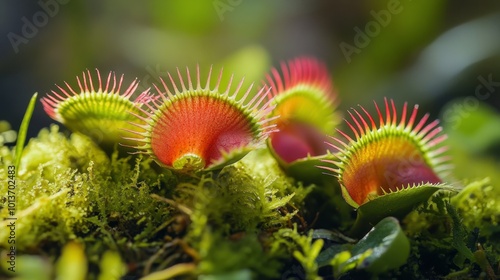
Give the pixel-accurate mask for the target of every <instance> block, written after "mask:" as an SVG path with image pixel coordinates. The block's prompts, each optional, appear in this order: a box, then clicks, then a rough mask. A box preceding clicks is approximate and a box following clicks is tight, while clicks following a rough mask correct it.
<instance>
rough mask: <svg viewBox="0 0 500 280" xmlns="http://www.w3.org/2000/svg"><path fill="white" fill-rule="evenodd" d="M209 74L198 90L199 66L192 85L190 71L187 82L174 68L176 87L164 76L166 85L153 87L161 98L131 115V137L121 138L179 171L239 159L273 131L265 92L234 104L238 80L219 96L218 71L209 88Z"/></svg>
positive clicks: (199, 79) (236, 100)
mask: <svg viewBox="0 0 500 280" xmlns="http://www.w3.org/2000/svg"><path fill="white" fill-rule="evenodd" d="M211 74H212V69H210V72H209V74H208V78H207V81H206V83H205V85H202V82H201V77H200V68H199V66H198V67H197V68H196V77H195V80H194V81H195V84H194V85H193V82H192V78H191V74H190V73H189V69H186V78H183V76H182V75H181V73H180V71H179V70H178V69H177V75H178V78H179V82H178V83H176V82H175V81H174V78H173V77H172V75H171V74H170V73H169V74H168V77H169V80H170V86H168V85H167V83H166V82H165V81H163V80H162V85H163V89H159V88H158V87H157V86H155V87H156V90H157V91H158V93H159V96H160V98H158V99H157V100H152V102H150V103H147V104H146V105H147V108H146V109H142V108H140V113H135V112H131V115H132V116H133V117H134V118H135V120H134V121H133V122H132V123H131V124H133V125H134V126H135V128H134V129H131V130H127V131H129V132H130V133H133V134H135V137H126V139H127V140H130V141H133V142H136V143H138V144H137V145H135V148H136V149H137V153H144V154H148V155H150V156H151V157H152V158H153V159H154V160H155V161H156V162H157V163H158V164H160V165H161V166H163V167H166V168H169V169H173V170H178V171H181V172H195V171H199V170H215V169H220V168H222V167H224V166H226V165H228V164H231V163H234V162H235V161H237V160H239V159H241V158H242V157H243V156H244V155H246V154H247V153H248V152H250V151H251V150H253V149H255V148H256V147H258V146H260V145H261V144H262V143H263V142H264V141H265V139H266V138H267V137H268V135H269V134H270V133H272V132H274V131H275V125H274V124H270V122H271V121H272V120H273V119H275V118H273V117H267V115H268V114H269V111H270V110H272V108H273V107H272V106H270V103H269V101H266V97H267V92H266V91H265V90H264V89H261V90H260V91H259V92H258V93H257V94H256V95H254V96H253V97H251V98H250V92H251V89H252V86H250V87H249V88H248V90H247V91H246V92H245V94H244V95H243V96H242V97H241V98H239V99H237V98H236V96H237V94H238V92H239V90H240V89H241V85H242V83H243V80H242V81H241V82H240V83H239V84H238V86H237V88H236V89H235V91H234V92H233V93H231V92H230V88H231V83H232V79H231V80H230V82H229V84H228V85H227V89H226V90H225V91H223V92H221V91H220V89H219V88H220V86H221V84H220V81H221V77H222V70H221V72H220V74H219V77H218V79H217V82H216V84H215V86H213V87H211V86H210V82H211ZM185 79H187V81H186V80H185Z"/></svg>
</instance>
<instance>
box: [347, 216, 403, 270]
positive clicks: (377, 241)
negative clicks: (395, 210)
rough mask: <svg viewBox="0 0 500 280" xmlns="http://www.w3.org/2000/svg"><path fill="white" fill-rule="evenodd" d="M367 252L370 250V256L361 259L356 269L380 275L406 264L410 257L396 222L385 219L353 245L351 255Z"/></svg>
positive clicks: (391, 218)
mask: <svg viewBox="0 0 500 280" xmlns="http://www.w3.org/2000/svg"><path fill="white" fill-rule="evenodd" d="M368 250H371V254H370V255H368V256H367V257H366V258H363V260H362V261H361V262H360V263H359V264H358V265H357V269H366V270H367V271H369V272H371V273H373V274H380V273H383V272H386V271H389V270H391V269H394V268H398V267H400V266H401V265H403V264H405V263H406V260H407V259H408V257H409V255H410V242H409V241H408V238H407V237H406V236H405V234H404V233H403V230H402V229H401V227H400V226H399V222H398V220H397V219H396V218H393V217H387V218H384V219H383V220H382V221H380V222H379V223H378V224H377V225H376V226H375V227H374V228H373V229H372V230H371V231H370V232H369V233H368V234H366V235H365V237H363V238H362V239H361V240H360V241H359V242H358V243H357V244H356V245H354V247H353V248H352V251H351V254H352V255H353V258H354V257H356V256H359V255H362V254H364V253H365V252H367V251H368Z"/></svg>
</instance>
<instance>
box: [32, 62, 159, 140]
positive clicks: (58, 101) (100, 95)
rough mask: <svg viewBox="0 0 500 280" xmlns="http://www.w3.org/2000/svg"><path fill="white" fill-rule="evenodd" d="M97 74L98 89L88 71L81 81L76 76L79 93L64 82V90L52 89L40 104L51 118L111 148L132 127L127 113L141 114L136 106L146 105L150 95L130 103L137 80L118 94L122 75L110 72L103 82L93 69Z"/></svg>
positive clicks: (59, 88) (141, 95) (97, 71)
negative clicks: (125, 130)
mask: <svg viewBox="0 0 500 280" xmlns="http://www.w3.org/2000/svg"><path fill="white" fill-rule="evenodd" d="M96 73H97V86H95V85H94V82H93V79H92V75H91V73H90V71H89V70H87V71H86V72H83V74H82V77H81V78H80V77H77V82H78V87H79V88H78V90H76V91H75V90H74V89H73V88H72V87H71V86H70V85H69V84H68V83H66V82H65V85H66V87H67V88H66V89H65V88H63V87H61V86H58V85H56V86H57V88H58V91H55V90H52V92H51V93H49V94H47V95H46V96H45V97H44V98H42V100H41V102H42V104H43V108H44V110H45V112H46V113H47V114H48V115H49V116H50V117H51V118H52V119H54V120H56V121H59V122H61V123H62V124H64V125H65V126H66V127H68V128H69V129H70V130H72V131H77V132H80V133H83V134H86V135H88V136H90V137H91V138H93V139H94V140H95V141H96V142H97V143H98V144H101V145H103V146H105V147H108V146H114V145H115V144H116V143H119V142H122V141H123V139H122V137H123V136H126V134H127V132H124V130H123V129H126V128H131V125H130V124H129V123H128V122H129V121H131V120H133V119H134V118H133V117H132V116H131V115H130V114H129V111H134V112H136V113H140V111H139V110H138V106H139V107H140V106H141V105H142V104H143V103H147V102H149V101H150V96H149V94H148V91H145V92H143V93H142V94H140V95H139V96H138V97H137V99H135V101H131V100H130V98H131V96H132V95H133V94H134V92H135V90H136V89H137V86H138V84H139V83H138V81H137V80H134V81H133V82H132V83H131V84H130V85H129V86H128V87H127V88H126V89H125V91H124V92H123V93H120V91H121V90H122V84H123V75H122V76H121V77H119V79H117V77H116V74H115V73H113V72H110V73H109V74H108V76H107V78H106V80H103V79H101V74H100V72H99V70H97V69H96ZM128 144H133V143H132V142H129V143H128Z"/></svg>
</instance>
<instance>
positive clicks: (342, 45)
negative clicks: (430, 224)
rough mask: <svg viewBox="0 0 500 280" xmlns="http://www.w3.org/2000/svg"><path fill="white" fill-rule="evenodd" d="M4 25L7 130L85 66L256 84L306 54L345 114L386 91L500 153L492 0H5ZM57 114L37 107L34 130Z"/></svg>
mask: <svg viewBox="0 0 500 280" xmlns="http://www.w3.org/2000/svg"><path fill="white" fill-rule="evenodd" d="M0 23H1V24H0V33H1V35H2V38H3V39H2V40H1V43H0V59H1V65H0V94H1V101H0V119H6V120H8V121H10V122H11V124H12V126H13V128H14V129H17V128H18V127H19V124H20V121H21V118H22V116H23V113H24V109H25V107H26V105H27V103H28V100H29V98H30V97H31V95H32V94H33V93H34V92H39V93H40V94H42V95H43V94H45V93H46V92H49V91H50V90H51V89H55V86H54V84H55V83H57V84H62V83H63V81H68V82H69V83H70V84H72V85H75V76H76V75H80V73H81V72H82V71H83V70H85V69H91V70H92V69H94V68H99V69H100V70H101V72H104V73H106V72H108V71H110V70H113V71H116V72H117V74H121V73H124V74H125V82H126V83H128V82H131V81H132V80H133V78H135V77H137V78H139V79H140V80H141V81H142V83H141V86H140V88H141V89H145V88H147V87H149V85H150V84H151V83H152V82H156V81H157V77H158V76H165V73H166V72H167V71H172V70H175V67H181V68H183V67H185V66H190V67H193V66H195V65H196V64H197V63H199V64H200V65H202V67H204V68H207V67H208V66H209V65H212V64H213V65H214V66H216V67H221V66H223V67H224V68H225V72H226V73H231V72H232V73H235V75H236V76H237V77H243V76H246V79H247V84H249V83H250V82H251V81H255V82H256V83H257V84H260V81H261V80H262V78H263V74H264V73H265V72H266V71H267V70H268V69H269V67H271V66H276V65H278V63H279V62H280V61H282V60H287V59H291V58H294V57H296V56H300V55H311V56H315V57H317V58H319V59H321V60H323V61H324V62H325V63H326V64H327V65H328V67H329V68H330V70H331V73H332V77H333V80H334V84H335V86H336V89H337V90H338V93H339V98H340V100H341V103H340V104H341V105H340V106H341V109H342V110H346V109H349V108H350V107H352V106H356V105H357V104H362V105H365V106H367V107H369V108H372V107H373V106H372V100H378V101H381V100H382V98H383V97H384V96H387V97H390V98H394V99H395V100H396V102H397V103H398V104H400V105H401V104H402V103H403V102H404V101H408V102H409V103H410V104H413V103H419V104H420V105H421V107H420V108H421V109H420V110H421V111H424V112H430V113H431V115H432V117H434V118H436V117H441V118H442V120H443V124H444V126H445V127H446V128H447V131H448V132H449V133H450V135H455V136H454V137H455V138H456V139H458V140H457V141H458V142H460V143H459V144H458V147H461V148H463V149H466V150H467V151H468V152H470V153H471V154H483V155H485V154H492V155H496V156H494V160H495V161H498V158H499V157H498V154H500V153H499V152H498V151H499V146H500V145H498V143H499V142H500V141H499V139H500V136H499V133H500V125H499V121H498V120H499V119H500V118H499V117H498V111H499V109H500V2H499V1H496V0H495V1H493V0H490V1H481V3H480V4H479V3H476V2H473V1H463V0H461V1H445V0H419V1H412V0H401V1H396V0H389V1H367V0H364V1H346V0H344V1H328V0H311V1H305V0H280V1H269V0H191V1H180V0H179V1H178V0H171V1H160V0H156V1H118V0H110V1H95V0H94V1H77V0H59V1H57V0H40V1H1V2H0ZM450 102H452V103H450ZM453 102H454V103H453ZM450 104H452V105H450ZM453 104H454V105H453ZM481 108H484V109H481ZM484 112H486V113H484ZM485 114H486V115H485ZM52 122H53V121H51V120H50V119H49V118H48V117H47V116H46V115H45V113H44V112H43V110H42V107H41V106H40V104H39V105H38V106H37V108H36V110H35V114H34V118H33V122H32V125H31V128H30V135H31V136H34V135H36V134H37V133H38V131H39V129H40V128H42V127H46V126H48V125H49V124H50V123H52ZM454 133H455V134H454ZM456 135H458V136H456ZM485 135H486V136H485Z"/></svg>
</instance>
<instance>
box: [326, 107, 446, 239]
mask: <svg viewBox="0 0 500 280" xmlns="http://www.w3.org/2000/svg"><path fill="white" fill-rule="evenodd" d="M375 108H376V110H377V114H378V119H379V124H378V125H377V124H376V123H375V120H374V118H373V117H372V116H371V115H370V114H369V113H368V112H367V111H366V110H365V108H363V107H361V106H360V109H361V111H362V112H363V113H364V114H365V115H366V116H365V117H364V116H363V115H362V114H361V113H360V112H359V111H358V110H356V109H352V111H351V112H349V115H350V116H351V120H352V121H348V120H346V123H347V125H348V126H349V127H350V129H351V130H352V132H353V133H354V137H351V136H349V135H348V134H346V133H344V132H342V131H340V130H339V131H338V132H339V133H340V134H341V135H342V136H343V137H344V138H345V140H342V139H340V138H338V137H332V139H333V141H334V142H333V143H329V145H331V146H332V147H333V148H334V149H336V150H338V151H339V152H338V153H337V154H336V155H335V157H336V160H331V159H324V160H323V162H324V163H325V164H327V165H322V166H319V167H320V168H322V169H325V170H327V171H330V172H333V173H334V174H335V176H336V177H337V179H338V181H339V183H340V186H341V190H342V196H343V197H344V199H345V200H346V202H347V203H349V204H350V205H351V206H352V207H354V208H356V209H357V211H358V217H357V221H356V223H355V225H354V227H353V229H352V233H353V234H355V235H358V234H362V233H364V232H363V231H365V230H366V229H368V227H367V226H368V225H369V224H370V223H371V224H374V223H377V222H378V221H380V220H381V219H382V218H384V217H386V216H396V217H402V216H404V215H406V214H408V213H409V212H410V211H411V210H412V209H413V208H414V207H415V206H416V205H418V204H420V203H422V202H423V201H425V200H427V199H428V198H429V197H430V196H431V195H432V194H433V193H434V192H435V191H437V190H438V189H441V188H449V187H447V186H445V185H444V178H445V177H446V174H447V171H448V170H449V169H450V165H448V164H446V162H447V161H448V160H449V158H448V157H447V156H443V155H442V154H443V153H444V152H445V151H446V149H447V148H446V146H442V145H441V143H442V142H443V141H444V140H445V139H446V135H445V134H441V131H442V128H441V127H439V126H438V124H439V122H438V120H435V121H433V122H431V123H429V124H426V122H427V119H428V118H429V114H426V115H424V116H423V117H422V118H421V119H420V120H417V112H418V106H417V105H415V106H414V107H413V110H412V112H411V115H410V117H409V119H408V120H407V119H406V117H407V111H408V109H407V104H406V103H405V104H404V106H403V109H402V113H401V117H400V120H398V114H397V110H396V106H395V104H394V101H393V100H390V105H389V101H388V100H387V99H385V115H386V117H385V118H384V117H383V115H382V112H381V110H380V108H379V106H378V105H377V103H375ZM331 165H334V166H336V168H335V167H332V166H331Z"/></svg>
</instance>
